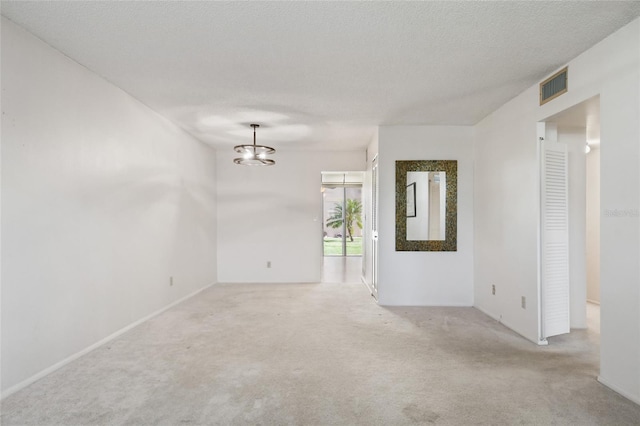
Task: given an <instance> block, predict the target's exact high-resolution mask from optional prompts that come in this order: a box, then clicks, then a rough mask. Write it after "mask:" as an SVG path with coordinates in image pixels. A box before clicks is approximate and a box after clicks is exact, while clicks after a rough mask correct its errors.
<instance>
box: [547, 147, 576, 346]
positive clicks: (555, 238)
mask: <svg viewBox="0 0 640 426" xmlns="http://www.w3.org/2000/svg"><path fill="white" fill-rule="evenodd" d="M567 160H568V156H567V146H566V144H562V143H557V142H547V141H543V142H542V147H541V161H542V164H541V172H542V173H541V179H542V182H541V194H540V195H541V214H542V217H541V233H540V236H541V245H540V247H541V253H540V260H541V271H540V272H541V285H540V292H541V295H540V296H541V297H540V302H541V304H540V308H541V320H542V321H541V322H542V324H541V325H542V330H541V331H542V337H543V339H546V338H547V337H551V336H556V335H558V334H564V333H569V331H570V306H569V291H570V285H569V191H568V186H569V183H568V170H567V169H568V168H567V164H568V161H567Z"/></svg>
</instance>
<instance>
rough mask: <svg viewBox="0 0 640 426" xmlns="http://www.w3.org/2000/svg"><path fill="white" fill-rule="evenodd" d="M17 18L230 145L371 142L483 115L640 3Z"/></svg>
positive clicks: (111, 11)
mask: <svg viewBox="0 0 640 426" xmlns="http://www.w3.org/2000/svg"><path fill="white" fill-rule="evenodd" d="M1 7H2V14H3V15H4V16H6V17H8V18H9V19H11V20H12V21H14V22H16V23H17V24H19V25H21V26H23V27H25V28H26V29H27V30H29V31H30V32H32V33H34V34H35V35H37V36H38V37H40V38H41V39H43V40H45V41H46V42H47V43H49V44H50V45H52V46H53V47H55V48H57V49H59V50H60V51H62V52H64V53H65V54H66V55H68V56H69V57H71V58H73V59H74V60H76V61H77V62H79V63H80V64H82V65H84V66H86V67H87V68H89V69H91V70H93V71H94V72H96V73H98V74H99V75H101V76H103V77H104V78H106V79H107V80H109V81H111V82H113V83H114V84H116V85H117V86H119V87H121V88H123V89H124V90H126V91H127V92H129V93H130V94H131V95H133V96H134V97H136V98H138V99H140V100H141V101H142V102H144V103H145V104H147V105H148V106H150V107H151V108H153V109H154V110H156V111H158V112H159V113H160V114H162V115H164V116H166V117H167V118H169V119H170V120H172V121H174V122H175V123H177V124H178V125H180V126H181V127H183V128H184V129H185V130H187V131H188V132H190V133H191V134H193V135H194V136H195V137H197V138H198V139H200V140H202V141H204V142H206V143H209V144H211V145H213V146H215V147H217V148H224V149H227V147H228V148H229V149H230V147H231V146H233V145H235V144H237V143H244V142H247V141H249V142H250V141H251V139H252V129H251V128H250V127H248V124H250V123H254V122H255V123H259V124H260V125H261V127H260V129H258V143H265V144H269V145H272V146H274V147H275V148H277V149H283V148H284V149H362V148H364V147H365V146H366V145H367V144H368V143H369V141H370V139H371V137H372V135H373V134H374V132H375V129H376V127H377V126H378V125H385V124H452V125H454V124H457V125H470V124H475V123H477V122H478V121H479V120H481V119H482V118H484V117H485V116H486V115H487V114H489V113H490V112H492V111H494V110H495V109H496V108H497V107H499V106H500V105H502V104H504V103H505V102H506V101H508V100H509V99H511V98H513V97H514V96H516V95H517V94H518V93H520V92H521V91H523V90H525V89H526V88H528V87H530V86H531V85H533V84H536V83H537V82H539V81H540V80H542V79H543V78H544V77H545V76H546V75H547V74H549V73H550V72H552V71H554V70H555V69H557V68H559V67H560V66H562V65H564V64H566V63H567V62H568V61H569V60H571V59H572V58H574V57H576V56H577V55H578V54H580V53H581V52H583V51H585V50H586V49H588V48H589V47H591V46H592V45H593V44H595V43H596V42H598V41H600V40H602V39H603V38H604V37H606V36H607V35H609V34H611V33H612V32H614V31H615V30H617V29H618V28H620V27H622V26H624V25H625V24H626V23H628V22H630V21H631V20H633V19H634V18H636V17H638V16H640V2H637V1H633V2H611V1H603V2H600V1H582V2H555V1H554V2H541V1H530V2H159V1H155V2H121V1H106V2H99V1H73V2H7V1H3V2H2V3H1Z"/></svg>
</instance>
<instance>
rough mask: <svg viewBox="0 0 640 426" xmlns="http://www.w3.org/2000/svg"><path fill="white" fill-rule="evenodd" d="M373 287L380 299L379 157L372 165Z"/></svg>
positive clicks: (374, 292) (375, 294)
mask: <svg viewBox="0 0 640 426" xmlns="http://www.w3.org/2000/svg"><path fill="white" fill-rule="evenodd" d="M371 240H372V241H371V268H372V269H371V287H372V289H373V296H374V297H375V298H376V299H377V298H378V156H376V157H375V158H374V159H373V161H372V164H371Z"/></svg>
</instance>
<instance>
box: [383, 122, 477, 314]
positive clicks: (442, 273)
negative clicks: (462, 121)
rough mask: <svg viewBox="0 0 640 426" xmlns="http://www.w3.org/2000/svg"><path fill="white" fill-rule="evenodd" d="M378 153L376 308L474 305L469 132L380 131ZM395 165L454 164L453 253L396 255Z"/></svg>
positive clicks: (427, 128)
mask: <svg viewBox="0 0 640 426" xmlns="http://www.w3.org/2000/svg"><path fill="white" fill-rule="evenodd" d="M379 154H380V157H379V160H380V162H379V165H380V199H379V235H380V239H379V249H380V252H379V286H378V301H379V303H380V304H382V305H414V306H417V305H444V306H471V305H473V128H472V127H456V126H389V127H380V129H379ZM396 160H457V161H458V251H456V252H397V251H396V250H395V247H396V245H395V238H396V236H395V217H396V216H395V210H396V192H395V176H396V175H395V173H396V168H395V162H396Z"/></svg>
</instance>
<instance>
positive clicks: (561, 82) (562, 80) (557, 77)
mask: <svg viewBox="0 0 640 426" xmlns="http://www.w3.org/2000/svg"><path fill="white" fill-rule="evenodd" d="M568 71H569V68H568V67H565V68H563V69H561V70H560V71H558V72H557V73H555V74H554V75H552V76H551V77H549V78H548V79H546V80H545V81H543V82H542V83H540V105H544V104H546V103H547V102H549V101H550V100H552V99H555V98H557V97H558V96H560V95H562V94H563V93H567V90H568V87H569V84H568V78H569V77H568V75H569V74H568Z"/></svg>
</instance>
